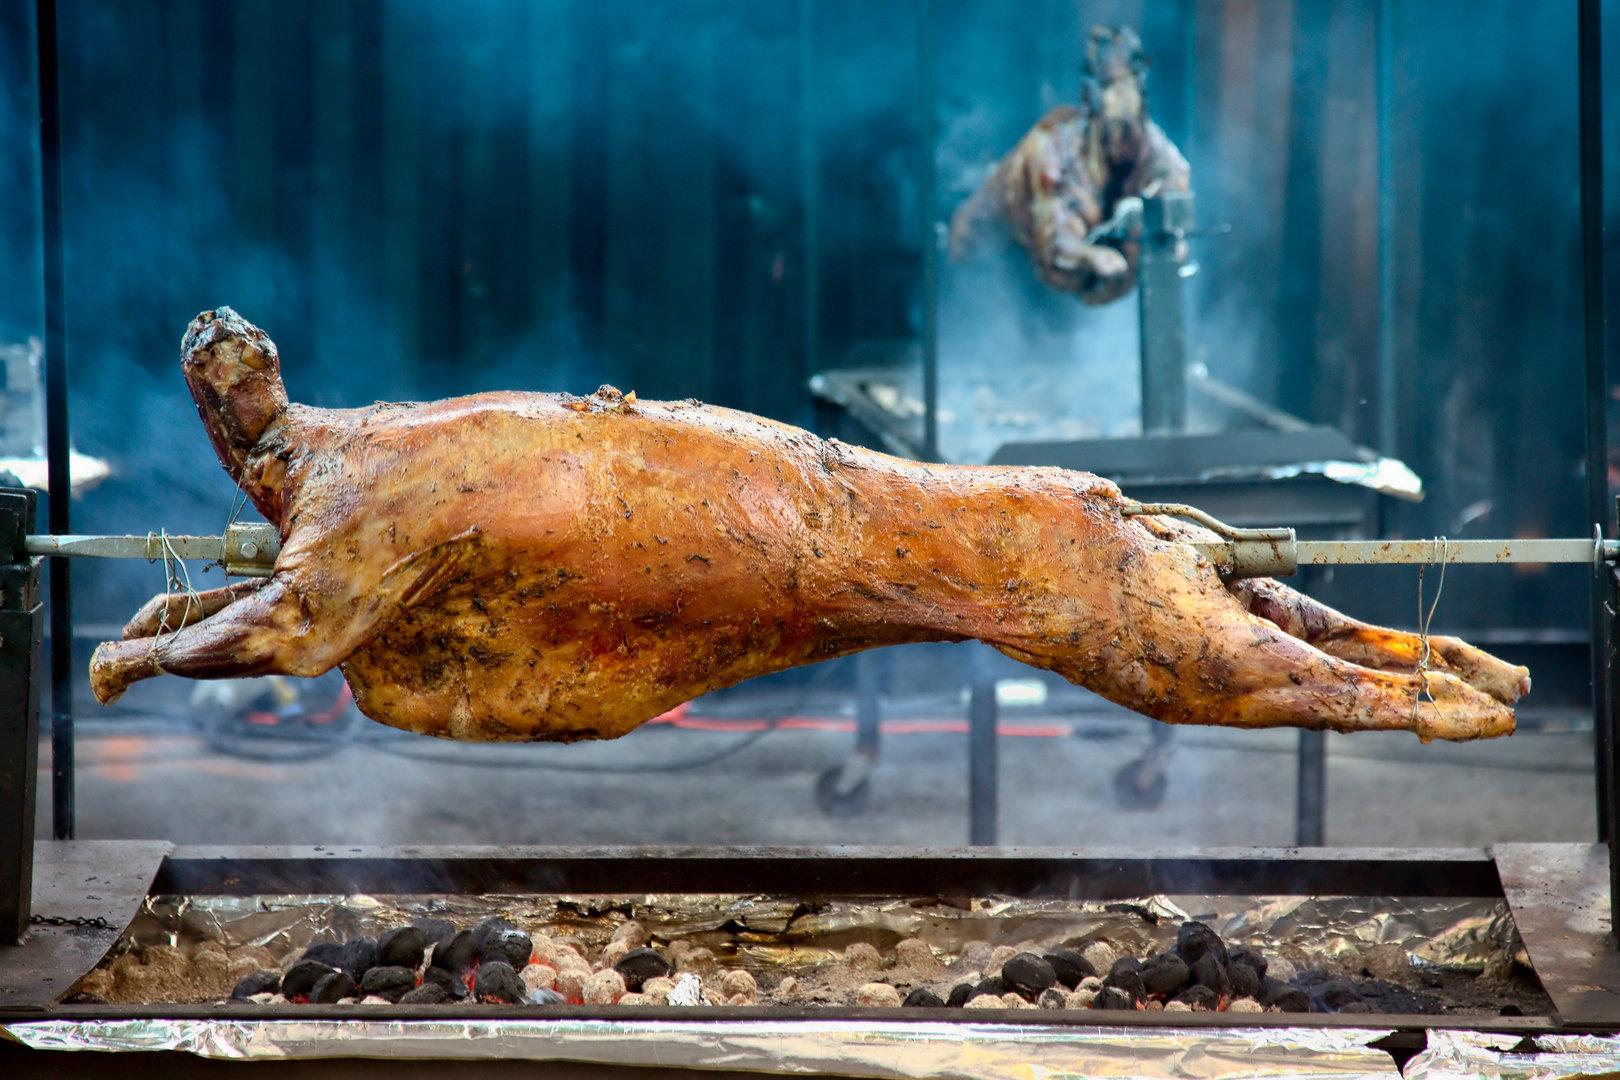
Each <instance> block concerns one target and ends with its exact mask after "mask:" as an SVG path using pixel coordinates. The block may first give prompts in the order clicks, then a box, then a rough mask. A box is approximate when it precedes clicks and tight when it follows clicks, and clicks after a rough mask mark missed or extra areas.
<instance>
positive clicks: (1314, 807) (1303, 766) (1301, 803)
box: [1294, 731, 1327, 847]
mask: <svg viewBox="0 0 1620 1080" xmlns="http://www.w3.org/2000/svg"><path fill="white" fill-rule="evenodd" d="M1294 788H1295V790H1294V843H1296V844H1298V845H1299V846H1300V847H1321V846H1322V843H1323V839H1324V837H1323V832H1324V819H1325V818H1326V816H1327V736H1326V735H1325V734H1323V733H1322V732H1320V731H1301V732H1300V733H1299V769H1298V772H1297V774H1296V775H1295V779H1294Z"/></svg>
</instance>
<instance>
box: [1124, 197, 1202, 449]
mask: <svg viewBox="0 0 1620 1080" xmlns="http://www.w3.org/2000/svg"><path fill="white" fill-rule="evenodd" d="M1191 210H1192V199H1191V197H1190V196H1187V195H1181V194H1175V195H1158V196H1153V197H1151V198H1148V199H1144V200H1142V248H1141V250H1142V256H1141V263H1140V265H1139V267H1138V270H1137V290H1138V292H1139V294H1140V297H1139V299H1138V301H1137V317H1138V319H1139V321H1140V324H1141V351H1142V373H1141V375H1142V431H1143V433H1144V434H1149V435H1152V434H1168V433H1175V432H1181V431H1185V430H1186V428H1187V324H1186V320H1185V318H1184V317H1183V312H1182V307H1183V305H1182V293H1183V291H1184V290H1185V287H1186V283H1185V280H1184V279H1183V278H1182V276H1181V259H1180V258H1179V257H1178V256H1177V254H1176V248H1177V246H1178V245H1179V243H1180V240H1181V235H1182V232H1183V231H1184V230H1185V228H1186V225H1187V224H1189V223H1190V217H1191Z"/></svg>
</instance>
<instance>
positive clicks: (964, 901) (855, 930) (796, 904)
mask: <svg viewBox="0 0 1620 1080" xmlns="http://www.w3.org/2000/svg"><path fill="white" fill-rule="evenodd" d="M422 915H435V916H440V917H443V918H448V919H451V920H453V921H455V922H456V923H457V924H458V925H472V924H473V923H475V922H477V921H479V920H481V919H486V918H490V917H492V916H500V917H502V918H505V919H508V920H510V921H512V922H513V923H514V924H516V925H518V926H523V927H525V928H529V929H542V930H545V931H546V932H548V933H555V934H571V935H574V936H576V937H578V938H580V939H581V940H582V941H584V942H585V943H586V944H588V945H591V946H593V947H597V948H599V947H600V946H601V945H603V944H605V943H606V941H607V939H608V937H609V936H610V935H611V934H612V932H613V930H614V929H615V928H616V927H617V926H618V925H620V924H621V923H622V922H624V921H625V920H626V919H628V918H631V917H634V918H635V919H637V920H639V921H640V922H641V923H642V924H643V925H644V926H646V927H647V929H648V930H649V931H650V932H651V933H652V934H653V935H654V936H655V938H658V939H660V940H662V941H665V942H670V941H674V940H676V939H681V938H685V939H688V940H691V941H693V942H694V943H696V944H700V945H704V946H707V947H709V948H711V949H713V950H714V951H715V952H716V954H717V955H721V956H725V957H728V958H729V960H730V962H733V963H736V964H738V965H740V966H743V967H746V968H752V969H754V970H755V971H761V970H766V969H769V968H772V967H777V966H783V965H791V966H807V965H815V964H819V963H824V962H827V961H830V960H832V959H834V958H835V957H836V956H837V955H839V954H841V953H842V952H843V950H844V949H846V948H847V947H848V946H850V945H851V944H854V943H855V942H857V941H865V942H868V943H870V944H872V945H875V946H877V947H878V948H879V949H880V950H882V951H887V950H888V949H890V948H892V947H893V946H894V944H895V943H896V942H898V941H900V940H901V939H902V938H908V937H915V938H920V939H922V940H924V941H926V942H928V943H929V944H930V945H932V946H933V947H934V948H935V949H936V950H937V951H939V952H941V953H944V954H946V955H952V956H954V955H955V954H957V953H958V952H960V951H961V949H962V946H964V945H965V944H967V943H968V942H970V941H985V942H988V943H990V944H992V945H1009V944H1016V943H1020V942H1025V941H1037V942H1040V943H1041V944H1043V945H1056V944H1059V943H1074V942H1078V941H1081V940H1086V939H1091V938H1104V939H1106V940H1108V941H1110V942H1112V943H1113V944H1114V945H1115V946H1116V947H1122V948H1124V949H1127V950H1130V951H1132V952H1135V953H1136V954H1138V955H1145V954H1147V953H1149V952H1155V951H1158V950H1161V949H1164V948H1167V947H1169V946H1170V945H1171V944H1173V943H1174V941H1175V937H1176V930H1177V928H1178V926H1179V925H1180V924H1181V923H1182V922H1184V921H1186V920H1187V919H1189V918H1195V919H1200V920H1202V921H1204V922H1207V923H1209V924H1210V926H1212V927H1213V928H1214V929H1215V930H1216V931H1217V932H1219V933H1220V934H1221V936H1222V937H1223V938H1225V939H1226V940H1227V941H1229V942H1232V943H1234V944H1250V945H1255V946H1258V947H1260V948H1262V949H1263V950H1265V951H1267V952H1268V953H1272V954H1280V955H1286V956H1289V957H1290V958H1292V959H1295V960H1301V959H1313V960H1317V961H1321V960H1326V959H1331V958H1333V957H1337V956H1340V955H1343V954H1346V953H1352V952H1356V951H1359V950H1361V949H1364V948H1366V947H1368V946H1371V945H1383V944H1396V945H1400V946H1401V947H1403V948H1405V949H1406V950H1407V951H1408V952H1409V953H1411V954H1412V956H1413V957H1414V959H1415V960H1416V961H1417V962H1418V963H1420V964H1426V965H1433V966H1435V967H1443V968H1450V969H1454V970H1459V971H1471V972H1478V971H1481V970H1483V969H1484V967H1485V966H1486V965H1487V964H1488V963H1490V962H1491V961H1493V960H1498V961H1500V960H1505V959H1512V958H1513V957H1515V956H1518V955H1520V954H1521V953H1522V948H1523V947H1522V945H1521V944H1520V943H1519V939H1518V934H1517V931H1516V930H1515V928H1514V926H1513V921H1512V918H1511V916H1510V915H1509V913H1508V909H1507V905H1506V903H1505V902H1503V901H1502V900H1500V899H1490V898H1462V899H1450V898H1442V899H1423V900H1400V899H1393V898H1389V897H1299V896H1288V897H1253V896H1179V895H1178V896H1150V897H1145V898H1142V899H1139V900H1131V901H1124V902H1106V903H1105V902H1100V901H1085V900H1068V899H1057V898H1042V899H1020V898H1013V897H978V898H971V899H969V898H955V899H948V900H944V901H942V900H941V899H940V898H938V897H928V898H911V897H889V898H854V899H851V898H830V899H825V900H807V899H805V898H802V897H781V896H743V895H720V894H680V895H639V896H540V895H523V896H467V895H375V896H372V895H359V894H343V895H330V896H315V895H307V894H301V895H275V896H270V895H265V896H190V897H187V896H152V897H148V898H147V899H146V900H145V902H144V903H143V904H142V907H141V911H140V912H139V914H137V916H136V917H135V919H134V921H133V922H132V923H131V924H130V927H129V929H128V930H127V931H126V932H125V934H124V936H123V937H122V938H121V939H120V940H119V943H118V944H117V945H116V946H114V948H113V950H112V955H117V954H119V953H122V952H126V951H129V950H130V949H133V948H137V947H139V946H143V945H151V944H158V943H161V944H169V945H189V944H193V943H195V942H198V941H205V940H208V941H219V942H221V943H223V944H225V945H226V946H227V947H229V948H235V947H236V946H239V945H263V946H266V947H268V948H270V949H271V950H272V951H273V952H275V953H277V954H278V955H285V954H286V953H288V952H291V951H295V950H301V949H303V948H305V947H307V946H308V945H309V943H310V942H312V941H315V940H321V939H327V940H347V939H348V938H351V937H354V936H356V935H358V934H374V933H376V932H378V930H379V929H382V928H387V927H390V926H397V925H400V924H403V923H406V922H409V921H410V920H411V919H414V918H417V917H419V916H422Z"/></svg>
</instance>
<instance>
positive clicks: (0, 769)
mask: <svg viewBox="0 0 1620 1080" xmlns="http://www.w3.org/2000/svg"><path fill="white" fill-rule="evenodd" d="M34 498H35V496H34V493H33V492H32V491H27V490H21V491H19V490H16V489H13V488H4V489H0V945H16V944H19V943H20V942H21V941H22V939H23V936H24V935H25V934H26V933H27V932H28V919H29V915H30V914H31V904H32V899H33V878H34V787H35V776H36V774H37V772H38V770H39V657H40V654H41V651H42V645H43V636H44V625H45V618H44V604H43V602H42V601H41V599H40V595H39V567H40V560H39V559H32V558H29V557H28V555H27V554H26V553H25V552H24V551H23V541H24V538H25V537H26V536H27V535H28V533H29V531H30V530H31V529H32V528H33V525H34Z"/></svg>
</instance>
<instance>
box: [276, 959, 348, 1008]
mask: <svg viewBox="0 0 1620 1080" xmlns="http://www.w3.org/2000/svg"><path fill="white" fill-rule="evenodd" d="M336 970H337V969H336V968H334V967H333V966H332V965H330V964H323V963H321V962H320V961H319V960H300V961H298V963H296V964H294V965H293V966H292V967H290V968H288V969H287V973H286V974H285V975H283V976H282V977H281V995H282V997H285V998H289V999H291V998H295V997H308V996H309V993H310V991H312V990H314V989H315V984H316V983H317V982H319V981H320V980H321V979H323V978H325V977H326V976H328V975H330V974H332V972H334V971H336Z"/></svg>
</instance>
